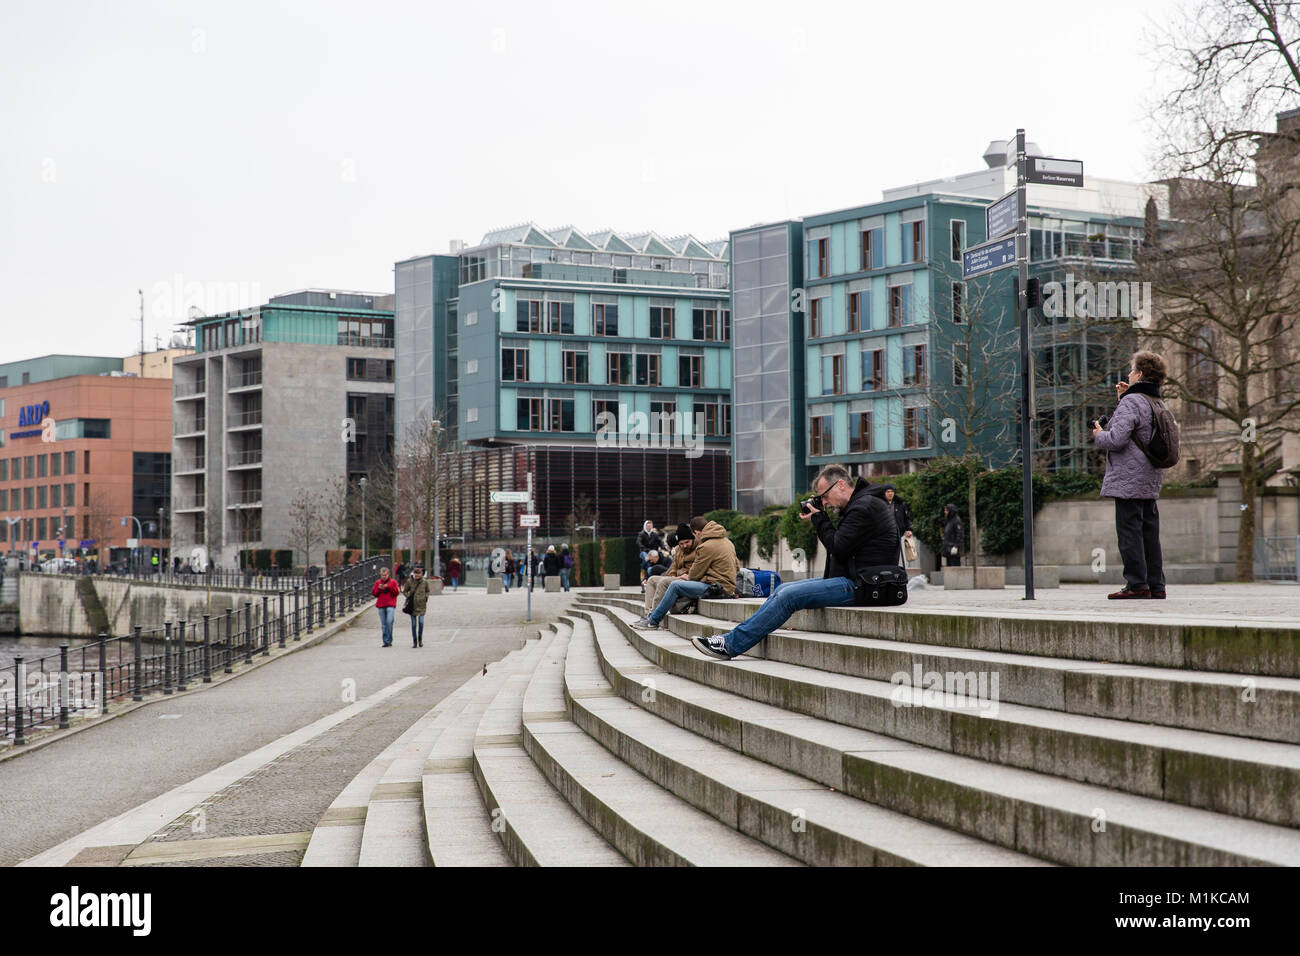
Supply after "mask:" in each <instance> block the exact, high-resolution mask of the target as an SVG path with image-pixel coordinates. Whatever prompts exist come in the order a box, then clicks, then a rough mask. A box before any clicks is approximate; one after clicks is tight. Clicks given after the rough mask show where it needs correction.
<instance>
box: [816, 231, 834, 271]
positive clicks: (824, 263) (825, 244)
mask: <svg viewBox="0 0 1300 956" xmlns="http://www.w3.org/2000/svg"><path fill="white" fill-rule="evenodd" d="M830 247H831V241H830V240H829V239H818V240H817V275H818V276H819V277H822V276H828V275H830V274H831V263H830V259H831V255H830Z"/></svg>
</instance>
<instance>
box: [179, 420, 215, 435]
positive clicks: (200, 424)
mask: <svg viewBox="0 0 1300 956" xmlns="http://www.w3.org/2000/svg"><path fill="white" fill-rule="evenodd" d="M207 427H208V425H207V422H205V421H201V420H195V419H191V420H190V421H175V422H172V435H190V434H193V433H195V432H202V431H206V430H207Z"/></svg>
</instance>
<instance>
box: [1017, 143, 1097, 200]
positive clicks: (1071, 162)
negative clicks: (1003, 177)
mask: <svg viewBox="0 0 1300 956" xmlns="http://www.w3.org/2000/svg"><path fill="white" fill-rule="evenodd" d="M1016 135H1017V136H1019V134H1018V133H1017V134H1016ZM1017 162H1019V160H1017ZM1028 162H1029V168H1028V170H1027V171H1026V172H1024V173H1023V175H1024V176H1025V181H1026V182H1031V183H1038V184H1039V185H1042V186H1076V187H1082V186H1083V160H1080V159H1053V158H1051V157H1050V156H1031V157H1028Z"/></svg>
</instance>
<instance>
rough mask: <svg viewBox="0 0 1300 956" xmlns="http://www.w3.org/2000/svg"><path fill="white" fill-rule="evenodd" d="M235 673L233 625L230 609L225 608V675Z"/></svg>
mask: <svg viewBox="0 0 1300 956" xmlns="http://www.w3.org/2000/svg"><path fill="white" fill-rule="evenodd" d="M234 672H235V625H234V623H233V614H232V609H231V608H226V673H227V674H233V673H234Z"/></svg>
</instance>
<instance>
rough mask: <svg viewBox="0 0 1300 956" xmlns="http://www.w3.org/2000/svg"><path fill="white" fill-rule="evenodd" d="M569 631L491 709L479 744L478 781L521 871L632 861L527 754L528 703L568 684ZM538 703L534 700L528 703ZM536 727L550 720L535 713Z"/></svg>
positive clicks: (554, 638)
mask: <svg viewBox="0 0 1300 956" xmlns="http://www.w3.org/2000/svg"><path fill="white" fill-rule="evenodd" d="M570 633H571V629H570V626H569V624H567V623H562V624H559V625H557V626H556V627H555V628H554V633H553V634H552V635H551V636H550V637H549V638H548V637H545V636H544V637H543V641H544V642H545V644H544V647H543V649H542V652H541V655H540V657H539V658H538V660H537V661H536V664H535V666H534V667H533V668H532V669H531V670H525V669H523V668H521V669H520V671H519V672H518V673H516V674H514V675H512V676H511V677H509V678H507V680H506V682H505V684H504V685H503V686H502V688H501V690H500V691H499V692H498V694H497V696H496V698H495V699H493V701H492V703H491V704H489V705H488V707H487V710H486V711H484V713H483V718H482V719H481V720H480V721H479V725H478V729H477V732H476V733H475V736H474V744H473V773H474V779H475V781H476V782H477V783H478V789H479V793H480V795H481V796H482V799H483V804H484V806H485V807H487V808H488V813H489V816H490V817H491V819H492V820H493V822H494V829H495V830H496V831H497V834H498V835H499V836H500V838H501V842H502V844H503V845H504V847H505V851H506V853H507V855H508V856H509V857H510V859H511V860H512V861H513V862H514V863H515V864H517V865H519V866H628V865H629V863H628V861H627V859H626V858H625V857H624V856H623V855H622V854H620V853H619V852H618V851H617V850H615V849H614V848H613V847H612V846H611V845H610V844H609V843H607V842H606V841H605V840H604V838H602V837H601V836H600V834H598V833H597V832H596V831H595V830H593V829H592V828H591V827H590V826H588V825H587V823H586V821H584V820H583V819H582V817H580V816H579V815H578V813H577V812H576V811H575V810H574V809H573V808H572V807H571V806H570V805H569V804H568V803H567V802H566V801H565V800H564V798H563V797H561V796H560V794H559V793H557V792H556V790H555V788H554V787H552V786H551V784H550V782H549V781H548V780H547V779H546V777H545V776H544V775H543V774H542V772H541V770H540V769H538V767H537V765H536V764H535V763H533V760H532V758H531V757H529V756H528V752H527V751H525V750H524V747H523V721H524V709H525V702H526V701H528V700H531V701H532V702H533V703H534V704H536V702H537V699H538V697H539V695H541V694H542V693H543V686H544V685H546V686H549V687H552V688H553V687H554V686H556V685H557V684H560V683H562V682H563V679H564V660H565V654H566V651H567V649H568V645H569V636H570ZM530 694H532V695H533V697H532V698H530V697H529V695H530ZM531 716H532V717H533V719H538V718H539V717H540V718H542V719H545V718H546V717H547V715H546V714H545V713H540V714H539V713H537V712H536V711H534V712H532V714H531Z"/></svg>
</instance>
